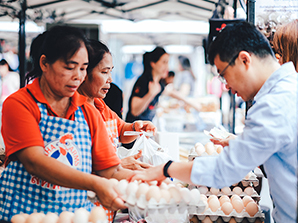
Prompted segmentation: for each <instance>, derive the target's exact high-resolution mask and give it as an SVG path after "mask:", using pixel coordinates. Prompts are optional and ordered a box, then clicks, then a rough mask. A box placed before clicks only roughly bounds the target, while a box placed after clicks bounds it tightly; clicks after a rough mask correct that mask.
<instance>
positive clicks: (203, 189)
mask: <svg viewBox="0 0 298 223" xmlns="http://www.w3.org/2000/svg"><path fill="white" fill-rule="evenodd" d="M198 190H199V191H200V193H201V194H207V192H208V191H209V190H208V187H206V186H200V187H199V188H198Z"/></svg>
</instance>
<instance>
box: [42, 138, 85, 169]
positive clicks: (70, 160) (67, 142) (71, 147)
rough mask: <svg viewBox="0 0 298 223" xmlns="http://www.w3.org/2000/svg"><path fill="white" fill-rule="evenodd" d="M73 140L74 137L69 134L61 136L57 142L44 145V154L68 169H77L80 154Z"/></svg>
mask: <svg viewBox="0 0 298 223" xmlns="http://www.w3.org/2000/svg"><path fill="white" fill-rule="evenodd" d="M73 139H74V136H73V135H72V134H71V133H66V134H65V135H62V136H61V137H60V138H59V139H58V140H56V141H53V142H51V143H49V144H47V145H46V147H45V154H46V155H47V156H50V157H52V158H54V159H56V160H59V161H60V162H62V163H64V164H66V165H68V166H70V167H75V168H77V167H79V166H80V165H81V163H80V154H79V152H78V149H77V148H76V145H75V143H74V142H73Z"/></svg>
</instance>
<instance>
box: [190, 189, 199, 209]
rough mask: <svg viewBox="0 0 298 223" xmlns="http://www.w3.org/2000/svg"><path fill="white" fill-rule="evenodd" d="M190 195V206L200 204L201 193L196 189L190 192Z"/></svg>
mask: <svg viewBox="0 0 298 223" xmlns="http://www.w3.org/2000/svg"><path fill="white" fill-rule="evenodd" d="M190 195H191V200H190V202H189V203H190V204H193V205H197V204H199V202H200V199H201V193H200V191H199V190H198V189H196V188H194V189H192V190H191V191H190Z"/></svg>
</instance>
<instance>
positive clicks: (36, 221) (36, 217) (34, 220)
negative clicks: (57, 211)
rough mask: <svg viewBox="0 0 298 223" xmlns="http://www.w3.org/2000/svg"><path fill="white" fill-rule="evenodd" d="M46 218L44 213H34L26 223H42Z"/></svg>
mask: <svg viewBox="0 0 298 223" xmlns="http://www.w3.org/2000/svg"><path fill="white" fill-rule="evenodd" d="M44 217H45V214H44V213H32V214H30V215H29V216H28V218H27V219H26V221H25V223H41V221H42V219H43V218H44Z"/></svg>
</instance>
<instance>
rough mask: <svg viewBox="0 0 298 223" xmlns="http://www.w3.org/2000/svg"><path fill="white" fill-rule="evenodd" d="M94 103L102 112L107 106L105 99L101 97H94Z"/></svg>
mask: <svg viewBox="0 0 298 223" xmlns="http://www.w3.org/2000/svg"><path fill="white" fill-rule="evenodd" d="M94 105H95V107H96V108H97V109H98V110H99V111H100V112H102V111H103V110H104V108H105V106H104V101H103V100H102V99H100V98H94Z"/></svg>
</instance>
